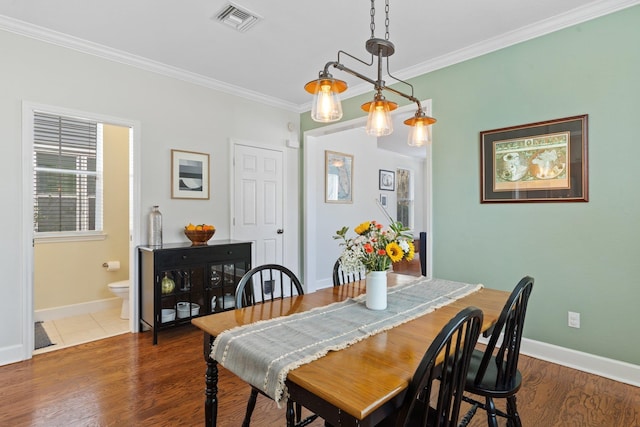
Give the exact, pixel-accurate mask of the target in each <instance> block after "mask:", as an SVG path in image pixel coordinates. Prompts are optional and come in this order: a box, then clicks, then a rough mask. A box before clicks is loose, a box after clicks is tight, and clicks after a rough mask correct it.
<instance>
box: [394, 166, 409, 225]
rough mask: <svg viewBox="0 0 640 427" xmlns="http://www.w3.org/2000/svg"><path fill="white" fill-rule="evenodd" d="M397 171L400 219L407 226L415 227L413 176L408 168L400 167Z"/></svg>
mask: <svg viewBox="0 0 640 427" xmlns="http://www.w3.org/2000/svg"><path fill="white" fill-rule="evenodd" d="M396 172H397V173H396V176H397V182H398V184H397V185H398V187H397V188H398V190H397V191H398V193H397V194H398V198H397V208H396V209H397V216H398V221H400V222H401V223H402V224H403V225H404V226H405V227H408V228H413V176H412V173H411V171H410V170H408V169H398V170H397V171H396Z"/></svg>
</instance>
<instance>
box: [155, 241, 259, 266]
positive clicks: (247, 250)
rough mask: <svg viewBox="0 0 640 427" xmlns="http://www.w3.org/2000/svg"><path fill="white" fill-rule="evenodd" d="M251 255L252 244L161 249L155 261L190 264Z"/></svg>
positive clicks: (170, 263)
mask: <svg viewBox="0 0 640 427" xmlns="http://www.w3.org/2000/svg"><path fill="white" fill-rule="evenodd" d="M250 257H251V246H250V244H246V243H242V244H237V245H236V244H232V245H220V246H203V247H193V248H191V249H189V250H184V249H177V250H161V251H157V252H156V254H155V262H156V263H157V264H158V265H160V264H162V265H176V264H177V265H188V264H200V263H208V262H211V261H214V260H215V261H226V260H234V259H238V258H249V259H250Z"/></svg>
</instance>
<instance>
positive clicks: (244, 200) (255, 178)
mask: <svg viewBox="0 0 640 427" xmlns="http://www.w3.org/2000/svg"><path fill="white" fill-rule="evenodd" d="M282 157H283V154H282V151H278V150H270V149H265V148H258V147H253V146H248V145H241V144H235V145H234V172H233V173H234V187H235V188H234V190H235V191H234V212H233V214H234V218H233V238H234V239H236V240H244V241H251V242H253V248H252V258H253V260H252V266H254V267H255V266H257V265H262V264H271V263H275V264H282V260H283V244H282V241H283V233H284V231H285V230H284V227H283V224H282V218H283V212H282V210H283V206H282V191H283V190H282V189H283V173H282V168H283V166H282Z"/></svg>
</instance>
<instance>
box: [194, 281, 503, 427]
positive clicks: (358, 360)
mask: <svg viewBox="0 0 640 427" xmlns="http://www.w3.org/2000/svg"><path fill="white" fill-rule="evenodd" d="M387 280H388V286H389V288H390V289H391V288H392V287H394V286H396V285H409V284H411V283H413V282H415V281H416V280H422V281H423V282H424V286H429V281H430V280H432V279H428V278H425V277H422V278H417V277H416V276H409V275H404V274H397V273H392V272H390V273H389V274H388V279H387ZM421 284H422V282H421ZM365 290H366V280H360V281H356V282H352V283H347V284H344V285H341V286H335V287H331V288H324V289H320V290H317V291H315V292H312V293H308V294H304V295H296V296H290V297H285V298H282V299H276V300H273V301H269V302H264V303H260V304H256V305H253V306H249V307H245V308H237V309H235V310H229V311H224V312H219V313H214V314H210V315H206V316H200V317H197V318H194V319H192V323H193V324H194V325H195V326H197V327H198V328H199V329H201V330H202V331H203V333H204V340H203V351H204V359H205V362H206V365H207V366H206V373H205V423H206V424H205V425H207V426H216V424H217V411H218V401H219V399H224V396H220V397H219V396H218V389H217V382H218V361H217V360H216V359H214V358H213V357H212V346H213V344H214V342H215V339H216V337H218V336H221V334H223V333H227V334H228V333H229V331H233V330H237V328H239V327H247V325H255V324H256V323H257V322H265V321H270V320H271V319H278V318H282V317H283V316H291V317H294V316H293V315H295V316H299V315H300V313H305V312H308V311H310V310H318V309H319V308H321V307H324V306H330V305H331V304H334V303H340V302H344V301H351V300H354V299H355V300H358V299H359V298H362V297H363V295H362V294H364V293H365ZM509 295H510V293H509V292H507V291H502V290H497V289H491V288H487V287H485V286H484V285H479V286H477V287H476V288H474V289H473V291H472V292H470V293H468V294H465V295H464V296H462V297H460V298H457V299H455V300H453V301H451V302H448V303H447V304H445V305H442V306H438V307H437V308H435V309H433V310H430V311H429V312H427V313H425V314H422V315H419V316H417V317H415V318H412V319H411V320H409V321H404V322H403V323H401V324H398V325H395V326H393V327H390V328H388V329H385V330H382V331H380V332H376V333H374V334H371V335H370V336H366V338H364V339H361V340H357V342H353V343H350V344H349V345H348V346H345V348H340V349H339V350H338V351H328V352H326V354H324V355H323V356H322V357H319V358H317V359H314V360H311V361H309V362H308V363H303V364H300V366H296V367H295V368H293V369H291V370H289V371H287V372H286V380H285V384H286V396H287V397H288V399H291V401H293V402H295V403H299V404H301V405H302V406H304V407H305V408H307V409H308V410H310V411H311V412H312V413H314V414H317V415H318V416H319V417H321V418H323V419H324V420H325V421H326V423H328V424H330V425H334V426H338V425H339V426H374V425H376V424H378V423H379V422H380V421H381V420H383V419H384V418H386V417H387V416H388V415H390V414H391V413H393V412H394V411H396V410H397V408H399V407H400V406H401V405H402V403H403V400H404V395H405V392H406V389H407V387H408V385H409V382H410V381H411V379H412V377H413V374H414V373H415V371H416V368H417V367H418V365H419V363H420V361H421V360H422V357H423V356H424V354H425V352H426V350H427V348H428V347H429V345H430V344H431V342H432V341H433V339H434V338H435V337H436V336H437V334H438V333H439V332H440V330H441V329H442V328H443V327H444V326H445V325H446V324H447V322H448V321H449V320H451V319H452V318H453V317H454V316H455V315H456V314H457V313H458V312H459V311H461V310H462V309H464V308H466V307H469V306H473V307H477V308H480V309H481V310H482V312H483V324H482V331H483V332H484V333H485V335H486V334H488V333H489V332H490V331H491V328H492V326H493V325H494V324H495V322H496V321H497V320H498V317H499V316H500V312H501V310H502V308H503V306H504V304H505V302H506V301H507V299H508V297H509ZM363 306H364V305H363ZM259 324H262V323H259ZM318 328H322V324H318ZM291 421H292V420H291V419H290V416H289V414H287V425H291Z"/></svg>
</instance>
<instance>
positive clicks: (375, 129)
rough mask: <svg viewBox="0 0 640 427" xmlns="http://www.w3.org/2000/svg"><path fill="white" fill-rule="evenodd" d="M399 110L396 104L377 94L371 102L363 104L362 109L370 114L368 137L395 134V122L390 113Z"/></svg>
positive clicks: (368, 118)
mask: <svg viewBox="0 0 640 427" xmlns="http://www.w3.org/2000/svg"><path fill="white" fill-rule="evenodd" d="M396 108H398V104H396V103H395V102H391V101H387V100H386V99H384V97H383V96H381V95H379V94H377V95H376V97H375V98H374V99H373V101H371V102H367V103H365V104H362V109H363V110H364V111H366V112H368V113H369V116H368V117H367V127H366V129H365V130H366V132H367V135H371V136H385V135H391V133H392V132H393V120H392V119H391V114H390V112H391V111H393V110H395V109H396Z"/></svg>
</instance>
